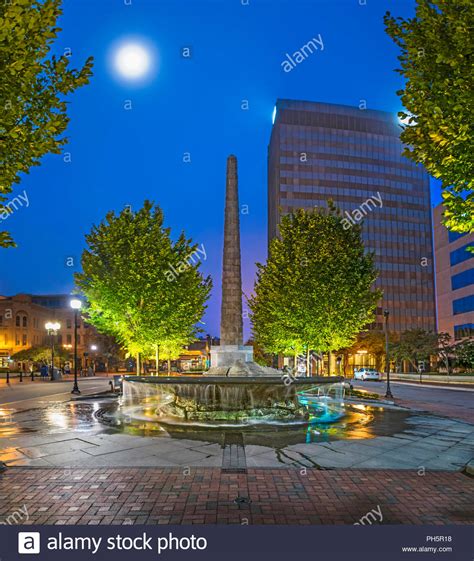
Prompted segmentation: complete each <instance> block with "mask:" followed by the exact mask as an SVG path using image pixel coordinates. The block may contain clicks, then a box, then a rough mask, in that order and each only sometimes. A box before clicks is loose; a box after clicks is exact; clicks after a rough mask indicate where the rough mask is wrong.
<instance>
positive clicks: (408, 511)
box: [0, 467, 474, 525]
mask: <svg viewBox="0 0 474 561" xmlns="http://www.w3.org/2000/svg"><path fill="white" fill-rule="evenodd" d="M473 483H474V480H473V479H472V478H470V477H468V476H467V475H464V474H462V473H452V472H427V473H426V474H425V475H424V476H420V475H418V474H417V472H416V471H414V470H390V471H387V470H384V471H382V470H364V471H363V470H356V469H354V470H316V469H305V468H300V469H287V468H281V469H249V470H248V472H247V473H226V472H225V471H222V470H221V469H219V468H197V469H195V468H185V469H183V468H101V469H83V468H76V469H60V468H48V469H44V468H25V467H12V468H9V469H8V470H6V471H4V472H3V473H1V474H0V522H1V521H2V520H4V519H6V518H7V517H8V516H9V515H11V514H12V513H13V512H15V511H17V510H19V509H21V508H22V507H23V509H24V507H25V506H26V508H27V511H28V516H29V519H28V524H216V523H218V524H353V523H354V522H356V521H358V520H359V519H360V518H361V517H363V516H365V515H366V514H367V513H368V512H370V511H371V510H372V509H377V508H378V507H379V508H380V510H381V512H382V515H383V520H382V523H383V524H439V525H443V524H469V523H473V522H474V509H473V504H474V493H473V490H474V485H473ZM237 497H240V498H241V499H243V500H244V502H243V503H241V504H239V503H238V502H236V501H235V499H236V498H237ZM245 499H250V501H251V502H250V504H248V503H246V502H245Z"/></svg>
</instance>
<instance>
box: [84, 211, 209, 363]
mask: <svg viewBox="0 0 474 561" xmlns="http://www.w3.org/2000/svg"><path fill="white" fill-rule="evenodd" d="M86 241H87V245H88V248H87V249H86V250H85V251H84V252H83V255H82V269H83V271H82V273H78V274H76V284H77V286H78V288H79V289H80V291H81V292H82V293H83V294H84V296H85V298H86V300H87V307H86V309H85V314H86V315H87V318H88V322H89V323H92V324H93V325H95V326H96V328H97V329H98V330H99V331H100V332H104V333H108V334H110V335H114V336H115V337H116V338H117V340H118V341H120V343H121V344H122V345H123V347H124V348H126V349H127V350H128V352H129V353H130V354H134V355H135V356H137V370H138V371H140V369H139V361H138V358H139V356H138V355H139V354H140V353H149V352H150V349H155V348H156V345H158V346H159V347H161V348H163V349H166V348H175V347H176V346H177V345H179V346H181V347H182V346H183V345H185V344H187V343H190V342H191V341H192V340H194V339H195V337H196V335H197V333H198V332H199V331H200V330H199V329H198V328H197V326H196V324H197V323H198V322H199V321H200V319H201V317H202V315H203V313H204V310H205V308H206V301H207V299H208V297H209V292H210V289H211V284H212V283H211V280H210V278H209V277H208V278H204V277H203V276H202V274H201V272H200V270H199V267H200V261H199V260H198V259H196V258H195V257H196V245H195V244H193V243H192V242H191V240H189V239H187V238H186V237H185V235H184V234H183V233H182V234H181V235H180V236H179V238H178V239H177V240H176V241H173V240H172V239H171V237H170V230H169V228H165V227H164V225H163V213H162V211H161V209H160V208H159V207H157V206H156V207H153V204H152V203H151V202H149V201H145V204H144V206H143V208H141V209H140V210H138V211H136V212H133V211H132V210H130V209H128V208H126V209H125V210H123V211H122V212H121V213H120V214H119V215H116V214H115V213H113V212H110V213H109V214H108V215H107V217H106V220H105V221H104V222H102V223H101V224H100V225H99V226H95V227H94V228H93V229H92V231H91V233H90V234H88V235H87V236H86ZM170 271H174V273H173V275H170V274H169V273H170Z"/></svg>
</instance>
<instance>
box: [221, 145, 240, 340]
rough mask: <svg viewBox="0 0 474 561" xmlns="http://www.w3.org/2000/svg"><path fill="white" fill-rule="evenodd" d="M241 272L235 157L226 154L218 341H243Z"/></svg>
mask: <svg viewBox="0 0 474 561" xmlns="http://www.w3.org/2000/svg"><path fill="white" fill-rule="evenodd" d="M242 332H243V327H242V272H241V265H240V219H239V192H238V177H237V158H236V157H235V156H229V157H228V158H227V175H226V189H225V215H224V254H223V262H222V304H221V345H224V346H225V345H242V344H243V340H242V337H243V335H242Z"/></svg>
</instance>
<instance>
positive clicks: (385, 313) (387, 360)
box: [383, 310, 393, 399]
mask: <svg viewBox="0 0 474 561" xmlns="http://www.w3.org/2000/svg"><path fill="white" fill-rule="evenodd" d="M389 315H390V312H389V311H388V310H384V311H383V317H384V320H385V321H384V327H385V372H386V374H387V391H386V393H385V397H386V398H387V399H393V395H392V390H391V389H390V356H389V353H388V316H389Z"/></svg>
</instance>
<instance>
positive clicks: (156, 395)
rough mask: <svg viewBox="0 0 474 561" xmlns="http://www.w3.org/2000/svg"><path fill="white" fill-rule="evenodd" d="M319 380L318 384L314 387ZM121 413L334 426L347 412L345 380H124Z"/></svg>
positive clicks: (165, 419) (166, 419)
mask: <svg viewBox="0 0 474 561" xmlns="http://www.w3.org/2000/svg"><path fill="white" fill-rule="evenodd" d="M315 382H317V383H318V385H316V386H315ZM121 403H122V407H121V408H122V413H123V414H124V415H126V416H128V417H130V418H135V419H137V418H138V419H140V418H142V419H143V411H144V410H146V411H147V415H146V418H147V420H153V421H157V422H160V423H163V424H167V423H172V424H183V423H185V424H186V423H193V422H195V423H200V424H206V425H210V426H211V425H214V426H219V425H222V424H225V425H229V424H232V425H236V424H237V425H248V424H252V425H254V424H264V423H273V424H275V423H284V422H287V421H292V422H308V421H309V420H310V419H312V420H315V421H317V422H320V423H330V422H335V421H337V420H338V419H340V418H341V417H342V416H343V414H344V386H343V383H342V382H336V383H334V382H333V381H332V380H331V381H330V383H328V380H327V378H322V379H318V378H301V379H297V380H294V381H293V382H292V383H291V384H288V385H287V384H285V383H284V381H283V380H282V378H272V377H265V378H263V379H258V378H250V377H233V378H229V377H217V376H216V377H206V378H194V377H179V378H177V377H148V376H147V377H141V376H130V377H126V378H125V380H124V382H123V395H122V401H121Z"/></svg>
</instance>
